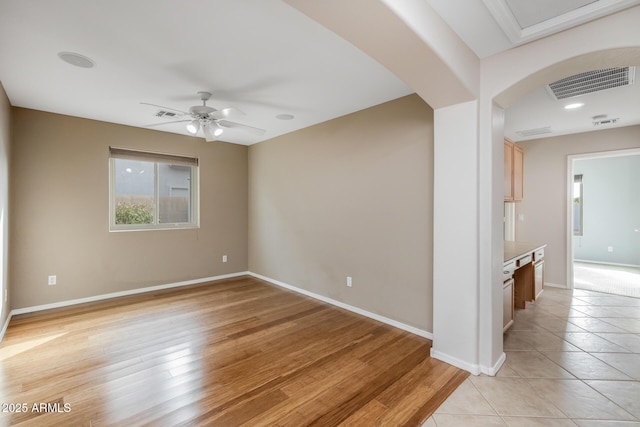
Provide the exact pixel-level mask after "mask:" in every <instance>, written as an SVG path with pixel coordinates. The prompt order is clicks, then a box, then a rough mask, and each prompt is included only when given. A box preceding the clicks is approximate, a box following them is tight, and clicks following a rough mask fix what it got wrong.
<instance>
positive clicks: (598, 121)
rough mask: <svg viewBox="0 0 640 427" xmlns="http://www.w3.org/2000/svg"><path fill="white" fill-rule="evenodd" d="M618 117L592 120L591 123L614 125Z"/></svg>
mask: <svg viewBox="0 0 640 427" xmlns="http://www.w3.org/2000/svg"><path fill="white" fill-rule="evenodd" d="M619 120H620V119H619V118H617V119H602V120H594V121H593V125H594V126H596V127H597V126H606V125H615V124H616V123H618V121H619Z"/></svg>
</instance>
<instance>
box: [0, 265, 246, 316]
mask: <svg viewBox="0 0 640 427" xmlns="http://www.w3.org/2000/svg"><path fill="white" fill-rule="evenodd" d="M248 274H249V273H248V272H246V271H243V272H240V273H231V274H223V275H220V276H213V277H205V278H203V279H194V280H185V281H183V282H175V283H167V284H164V285H157V286H149V287H146V288H138V289H131V290H128V291H121V292H112V293H109V294H102V295H95V296H91V297H86V298H78V299H73V300H68V301H60V302H54V303H51V304H43V305H35V306H32V307H24V308H16V309H13V310H11V313H10V314H9V317H11V316H12V315H13V316H15V315H17V314H25V313H33V312H35V311H42V310H50V309H52V308H60V307H68V306H70V305H77V304H84V303H87V302H94V301H101V300H105V299H111V298H118V297H124V296H128V295H136V294H143V293H145V292H154V291H159V290H162V289H170V288H179V287H181V286H189V285H196V284H201V283H206V282H211V281H214V280H222V279H231V278H234V277H240V276H246V275H248Z"/></svg>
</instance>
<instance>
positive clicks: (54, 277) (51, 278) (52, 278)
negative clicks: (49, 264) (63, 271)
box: [49, 276, 57, 285]
mask: <svg viewBox="0 0 640 427" xmlns="http://www.w3.org/2000/svg"><path fill="white" fill-rule="evenodd" d="M56 281H57V278H56V276H49V285H55V284H56Z"/></svg>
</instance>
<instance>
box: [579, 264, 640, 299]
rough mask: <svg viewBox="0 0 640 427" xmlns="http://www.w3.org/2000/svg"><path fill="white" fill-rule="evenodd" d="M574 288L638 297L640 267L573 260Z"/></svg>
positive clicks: (639, 292)
mask: <svg viewBox="0 0 640 427" xmlns="http://www.w3.org/2000/svg"><path fill="white" fill-rule="evenodd" d="M573 284H574V287H575V288H578V289H586V290H590V291H596V292H605V293H609V294H616V295H623V296H629V297H634V298H640V268H637V267H622V266H615V265H604V264H592V263H584V262H575V263H574V264H573Z"/></svg>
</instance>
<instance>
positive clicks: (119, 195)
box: [109, 147, 198, 230]
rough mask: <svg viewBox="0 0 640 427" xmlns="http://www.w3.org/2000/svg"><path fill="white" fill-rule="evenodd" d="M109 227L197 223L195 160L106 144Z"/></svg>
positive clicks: (144, 228) (176, 226) (190, 226)
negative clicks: (107, 148) (107, 150)
mask: <svg viewBox="0 0 640 427" xmlns="http://www.w3.org/2000/svg"><path fill="white" fill-rule="evenodd" d="M109 157H110V158H109V177H110V190H109V193H110V203H109V210H110V215H109V216H110V230H147V229H168V228H193V227H197V226H198V203H197V202H198V159H197V158H194V157H184V156H175V155H168V154H158V153H145V152H141V151H132V150H126V149H122V148H114V147H109Z"/></svg>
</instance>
